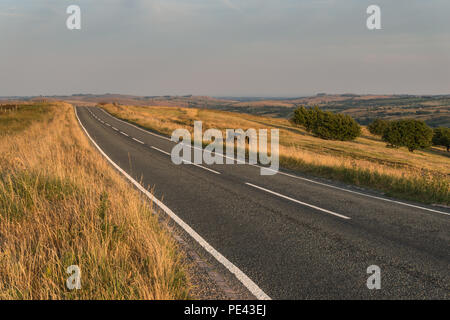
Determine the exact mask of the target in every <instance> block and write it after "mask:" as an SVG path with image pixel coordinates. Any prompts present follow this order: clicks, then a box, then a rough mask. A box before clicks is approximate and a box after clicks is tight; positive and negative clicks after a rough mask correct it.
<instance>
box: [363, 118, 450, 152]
mask: <svg viewBox="0 0 450 320" xmlns="http://www.w3.org/2000/svg"><path fill="white" fill-rule="evenodd" d="M367 128H368V129H369V131H370V133H372V134H374V135H378V136H381V138H382V139H383V141H385V142H387V143H388V145H389V146H391V147H396V148H398V147H407V148H408V150H409V151H411V152H412V151H414V150H416V149H424V148H428V147H430V146H431V145H435V146H443V147H445V148H447V152H448V151H450V128H445V127H440V128H436V129H434V130H433V129H431V128H430V127H428V126H427V125H426V123H425V122H423V121H421V120H414V119H403V120H394V121H388V120H382V119H375V120H374V121H373V122H372V123H371V124H370V125H369V126H368V127H367Z"/></svg>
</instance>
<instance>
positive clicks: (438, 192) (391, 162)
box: [102, 105, 450, 205]
mask: <svg viewBox="0 0 450 320" xmlns="http://www.w3.org/2000/svg"><path fill="white" fill-rule="evenodd" d="M102 107H103V108H104V109H105V110H107V111H108V112H110V113H112V114H113V115H115V116H117V117H119V118H121V119H124V120H127V121H130V122H133V123H136V124H138V125H140V126H142V127H145V128H148V129H151V130H154V131H158V132H160V133H163V134H167V135H170V134H171V133H172V132H173V130H175V129H178V128H184V129H187V130H189V131H190V132H191V133H192V131H193V121H194V120H202V121H203V129H204V130H206V129H208V128H217V129H221V130H225V129H227V128H232V129H237V128H242V129H244V130H246V129H248V128H255V129H273V128H277V129H279V130H280V165H281V166H282V167H283V168H285V169H290V170H293V171H297V172H301V173H307V174H311V175H314V176H319V177H323V178H328V179H333V180H337V181H341V182H344V183H348V184H353V185H356V186H361V187H367V188H371V189H375V190H378V191H381V192H384V193H386V194H387V195H390V196H394V197H398V198H403V199H408V200H414V201H419V202H424V203H440V204H447V205H448V204H450V158H449V157H448V156H446V155H445V154H438V153H436V152H430V151H426V150H425V151H415V152H414V153H411V152H409V151H408V150H406V149H395V150H392V149H388V148H386V144H385V143H384V142H382V141H380V140H379V139H378V138H377V137H375V136H372V135H370V134H369V133H368V132H367V130H365V129H363V136H362V137H361V138H358V139H357V140H356V141H328V140H322V139H319V138H316V137H313V136H312V135H311V134H309V133H307V132H306V131H305V130H303V129H301V128H298V127H293V126H292V125H291V124H290V123H289V122H288V121H287V120H285V119H273V118H265V117H259V116H254V115H247V114H245V115H243V114H237V113H230V112H223V111H215V110H203V109H193V108H190V109H188V108H174V107H137V106H115V105H104V106H102Z"/></svg>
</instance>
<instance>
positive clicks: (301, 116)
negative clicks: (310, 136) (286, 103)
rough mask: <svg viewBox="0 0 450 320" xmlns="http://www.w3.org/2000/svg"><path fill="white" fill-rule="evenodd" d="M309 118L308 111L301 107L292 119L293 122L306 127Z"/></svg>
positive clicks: (296, 110) (295, 111)
mask: <svg viewBox="0 0 450 320" xmlns="http://www.w3.org/2000/svg"><path fill="white" fill-rule="evenodd" d="M307 118H308V109H306V108H305V107H304V106H301V107H299V108H297V109H295V110H294V115H293V116H292V118H291V122H292V123H293V124H296V125H299V126H306V122H307Z"/></svg>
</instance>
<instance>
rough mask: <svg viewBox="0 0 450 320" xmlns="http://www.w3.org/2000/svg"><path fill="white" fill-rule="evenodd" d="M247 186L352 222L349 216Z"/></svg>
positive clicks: (257, 187)
mask: <svg viewBox="0 0 450 320" xmlns="http://www.w3.org/2000/svg"><path fill="white" fill-rule="evenodd" d="M245 184H246V185H248V186H251V187H253V188H256V189H259V190H262V191H265V192H268V193H271V194H274V195H276V196H278V197H280V198H284V199H287V200H290V201H293V202H296V203H299V204H301V205H304V206H307V207H310V208H313V209H316V210H319V211H322V212H325V213H329V214H332V215H333V216H336V217H339V218H342V219H346V220H350V219H351V218H349V217H347V216H344V215H342V214H339V213H336V212H333V211H330V210H327V209H323V208H320V207H317V206H314V205H312V204H309V203H306V202H302V201H299V200H296V199H293V198H291V197H288V196H285V195H282V194H281V193H278V192H275V191H271V190H269V189H265V188H263V187H259V186H256V185H254V184H251V183H248V182H246V183H245Z"/></svg>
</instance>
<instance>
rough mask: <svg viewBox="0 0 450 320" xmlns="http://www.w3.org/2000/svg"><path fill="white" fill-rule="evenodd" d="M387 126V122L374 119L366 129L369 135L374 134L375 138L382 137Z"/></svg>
mask: <svg viewBox="0 0 450 320" xmlns="http://www.w3.org/2000/svg"><path fill="white" fill-rule="evenodd" d="M388 126H389V121H387V120H382V119H375V120H374V121H373V122H372V123H371V124H369V125H368V127H367V129H369V132H370V133H371V134H375V135H377V136H382V135H383V133H384V130H386V128H387V127H388Z"/></svg>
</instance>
